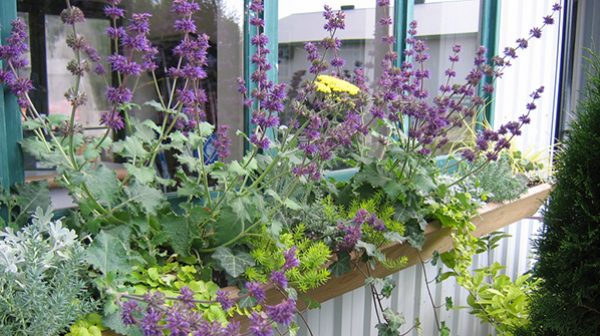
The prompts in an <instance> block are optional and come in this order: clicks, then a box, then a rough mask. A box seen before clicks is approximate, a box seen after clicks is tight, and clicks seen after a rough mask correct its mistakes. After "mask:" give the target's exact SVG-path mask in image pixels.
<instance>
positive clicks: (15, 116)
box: [0, 0, 25, 188]
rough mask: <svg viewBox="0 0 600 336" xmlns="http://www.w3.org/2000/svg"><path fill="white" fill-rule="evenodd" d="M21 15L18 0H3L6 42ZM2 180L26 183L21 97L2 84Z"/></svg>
mask: <svg viewBox="0 0 600 336" xmlns="http://www.w3.org/2000/svg"><path fill="white" fill-rule="evenodd" d="M16 18H17V1H16V0H3V1H0V37H1V41H2V43H3V44H4V42H5V41H6V38H7V37H8V36H9V34H10V27H11V26H10V23H11V22H12V21H13V20H14V19H16ZM0 89H1V93H0V183H2V185H3V186H4V187H5V188H8V187H10V186H12V185H14V184H15V183H23V181H24V178H25V171H24V170H23V154H22V152H21V148H20V147H19V142H20V141H21V140H22V139H23V131H22V128H21V113H20V108H19V105H18V104H17V98H16V97H15V96H14V95H13V94H12V93H10V91H9V90H8V88H6V87H4V86H2V85H0Z"/></svg>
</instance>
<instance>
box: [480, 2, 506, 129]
mask: <svg viewBox="0 0 600 336" xmlns="http://www.w3.org/2000/svg"><path fill="white" fill-rule="evenodd" d="M500 1H501V0H481V5H480V8H481V12H480V16H479V34H480V35H479V42H480V44H481V45H482V46H484V47H485V48H486V49H487V53H488V56H490V57H489V58H490V60H489V62H490V64H491V57H492V56H494V55H497V54H498V34H499V31H500ZM484 84H493V79H492V78H491V77H490V76H486V77H485V83H484ZM479 95H480V96H481V97H482V98H484V99H485V100H486V101H491V102H493V99H494V93H486V92H484V91H483V85H480V86H479ZM478 118H479V119H478V122H479V123H480V125H481V123H482V122H484V121H485V122H487V123H489V125H490V126H492V127H493V126H494V104H493V103H492V104H487V105H486V107H485V115H479V117H478Z"/></svg>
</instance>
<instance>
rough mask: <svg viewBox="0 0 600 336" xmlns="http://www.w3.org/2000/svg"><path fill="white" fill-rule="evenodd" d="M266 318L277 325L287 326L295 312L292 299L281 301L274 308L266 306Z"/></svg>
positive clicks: (294, 304) (294, 303) (294, 302)
mask: <svg viewBox="0 0 600 336" xmlns="http://www.w3.org/2000/svg"><path fill="white" fill-rule="evenodd" d="M266 311H267V316H268V317H269V318H270V319H271V320H273V321H274V322H276V323H278V324H282V325H284V326H289V325H290V323H292V320H293V319H294V313H295V312H296V301H294V300H292V299H286V300H283V302H281V303H280V304H277V305H275V306H267V309H266Z"/></svg>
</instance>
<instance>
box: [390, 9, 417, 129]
mask: <svg viewBox="0 0 600 336" xmlns="http://www.w3.org/2000/svg"><path fill="white" fill-rule="evenodd" d="M414 3H415V1H414V0H394V36H395V37H396V43H395V44H394V47H395V51H396V54H397V55H398V56H397V58H396V66H401V65H402V63H403V62H404V61H405V60H406V55H404V50H405V49H406V38H407V33H408V26H409V25H410V22H411V21H412V20H413V17H414ZM409 122H410V120H409V119H408V116H404V117H403V118H402V130H403V131H404V133H405V134H408V128H409Z"/></svg>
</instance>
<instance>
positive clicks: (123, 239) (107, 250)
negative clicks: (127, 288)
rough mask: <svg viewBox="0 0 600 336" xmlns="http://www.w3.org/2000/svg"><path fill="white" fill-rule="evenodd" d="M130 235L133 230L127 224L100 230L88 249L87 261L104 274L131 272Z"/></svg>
mask: <svg viewBox="0 0 600 336" xmlns="http://www.w3.org/2000/svg"><path fill="white" fill-rule="evenodd" d="M130 235H131V230H130V229H129V228H128V227H126V226H118V227H115V228H113V229H110V230H102V231H100V233H99V234H98V235H97V236H96V238H95V239H94V241H93V242H92V244H91V245H90V246H89V247H88V248H87V250H86V258H85V259H86V261H87V262H88V263H89V264H90V265H92V266H93V267H94V268H95V269H97V270H98V271H100V272H102V274H104V275H106V274H108V273H110V272H120V273H128V272H130V271H131V266H132V265H131V262H130V260H131V250H130V247H129V237H130Z"/></svg>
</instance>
